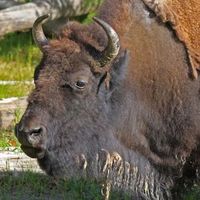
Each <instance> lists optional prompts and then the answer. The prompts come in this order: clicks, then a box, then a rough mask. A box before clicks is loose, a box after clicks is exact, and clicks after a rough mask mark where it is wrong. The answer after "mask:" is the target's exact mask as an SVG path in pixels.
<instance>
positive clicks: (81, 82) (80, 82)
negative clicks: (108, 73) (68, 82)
mask: <svg viewBox="0 0 200 200" xmlns="http://www.w3.org/2000/svg"><path fill="white" fill-rule="evenodd" d="M85 85H86V81H84V80H78V81H77V82H76V84H75V86H76V87H77V88H78V89H84V88H85Z"/></svg>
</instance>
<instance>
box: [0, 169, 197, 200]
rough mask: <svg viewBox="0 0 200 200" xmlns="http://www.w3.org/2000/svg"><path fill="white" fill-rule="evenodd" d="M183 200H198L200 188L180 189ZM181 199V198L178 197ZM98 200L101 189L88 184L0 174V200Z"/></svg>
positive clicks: (122, 198)
mask: <svg viewBox="0 0 200 200" xmlns="http://www.w3.org/2000/svg"><path fill="white" fill-rule="evenodd" d="M179 193H182V194H184V195H183V196H184V197H183V200H199V199H200V187H199V186H197V185H196V186H195V185H194V186H193V187H192V189H189V188H182V189H181V188H180V189H179ZM181 196H182V195H181ZM11 199H12V200H27V199H28V200H47V199H48V200H102V199H104V198H103V196H102V195H101V185H100V183H97V182H95V181H92V180H85V179H81V180H69V181H64V180H57V181H56V180H55V179H53V178H52V177H49V176H46V175H45V174H42V173H36V172H31V171H26V172H17V171H9V172H8V171H6V172H0V200H11ZM130 199H131V198H130V196H128V195H126V194H125V193H120V192H113V193H112V194H111V198H110V200H130ZM179 200H180V199H179Z"/></svg>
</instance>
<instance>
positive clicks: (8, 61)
mask: <svg viewBox="0 0 200 200" xmlns="http://www.w3.org/2000/svg"><path fill="white" fill-rule="evenodd" d="M40 57H41V53H40V51H39V49H38V48H37V47H36V46H35V45H34V43H33V41H32V36H31V34H30V32H26V33H12V34H9V35H6V36H5V37H4V38H3V39H1V40H0V80H18V81H19V80H32V77H33V72H34V69H35V66H36V65H37V64H38V62H39V60H40Z"/></svg>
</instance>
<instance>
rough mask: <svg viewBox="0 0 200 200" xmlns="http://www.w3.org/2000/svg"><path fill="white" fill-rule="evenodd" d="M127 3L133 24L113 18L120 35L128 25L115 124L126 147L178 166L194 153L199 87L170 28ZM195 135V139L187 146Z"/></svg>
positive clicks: (140, 7) (115, 95)
mask: <svg viewBox="0 0 200 200" xmlns="http://www.w3.org/2000/svg"><path fill="white" fill-rule="evenodd" d="M117 2H118V3H119V2H121V3H122V1H117ZM125 2H126V3H128V2H130V5H131V6H130V8H131V9H132V10H130V9H129V11H131V12H132V13H131V15H130V16H129V18H130V17H131V23H130V21H128V22H126V21H124V22H122V21H120V20H119V23H118V21H117V20H118V18H120V17H121V15H120V16H118V15H116V18H113V19H112V20H111V19H109V20H111V21H112V23H113V24H115V23H116V24H117V25H115V28H116V29H117V31H118V32H119V33H120V34H121V31H122V29H123V28H121V29H120V27H123V26H124V24H128V26H127V27H128V30H125V29H123V31H124V32H123V34H121V35H120V36H121V38H120V39H121V43H122V48H126V49H128V50H129V64H128V69H127V72H126V78H125V79H124V80H123V81H121V86H120V88H118V89H116V90H115V91H114V93H113V96H112V101H111V102H112V104H115V106H113V105H112V107H113V108H114V109H113V113H114V114H113V118H112V120H111V122H113V123H115V125H114V126H115V127H118V128H117V130H116V136H117V138H118V139H119V141H120V142H121V143H122V144H124V146H126V147H127V148H130V149H133V150H137V151H139V152H140V153H142V154H143V155H145V156H146V157H147V158H149V160H151V161H153V163H155V164H158V165H160V164H161V165H165V166H173V167H176V166H179V164H180V163H179V161H180V162H182V161H181V160H185V159H186V158H187V156H189V155H190V153H191V151H192V149H193V148H195V144H194V143H195V142H194V141H195V140H197V138H196V136H195V133H197V128H196V124H195V122H194V121H193V116H194V115H195V116H199V115H198V112H199V108H198V106H197V105H199V100H198V98H195V97H194V94H195V95H196V96H197V91H198V87H199V86H198V84H195V82H194V81H192V80H191V79H190V77H189V69H190V66H189V65H188V58H187V54H186V50H185V48H184V46H183V44H182V43H181V42H180V41H179V40H178V39H177V37H176V36H175V34H174V32H173V31H172V30H171V29H170V27H167V25H166V24H163V23H161V22H159V19H158V18H156V17H155V16H153V13H151V12H149V11H148V10H147V9H146V7H145V5H144V4H143V2H142V1H141V0H134V1H125ZM124 5H126V4H124ZM122 13H123V12H122ZM120 19H122V18H120ZM113 68H114V67H113ZM189 97H192V98H189ZM191 113H192V114H191ZM198 118H199V117H198ZM198 120H200V119H198ZM186 122H187V123H186ZM188 122H190V123H188ZM191 132H192V133H194V134H193V135H192V136H191V137H193V136H194V137H193V138H190V142H188V139H187V138H188V137H187V136H188V133H191ZM180 136H181V138H182V141H180ZM191 141H192V142H191ZM186 146H187V148H185V147H186ZM180 152H181V155H180ZM178 157H179V158H178ZM182 158H183V159H182Z"/></svg>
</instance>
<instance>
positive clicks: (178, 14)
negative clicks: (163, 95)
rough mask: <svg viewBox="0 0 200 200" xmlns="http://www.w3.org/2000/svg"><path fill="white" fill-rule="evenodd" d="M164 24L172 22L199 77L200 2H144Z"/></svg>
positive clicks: (185, 0)
mask: <svg viewBox="0 0 200 200" xmlns="http://www.w3.org/2000/svg"><path fill="white" fill-rule="evenodd" d="M143 1H144V2H145V3H146V4H147V5H148V6H149V7H150V8H151V9H152V10H153V11H154V12H155V13H156V15H158V16H160V17H161V19H162V21H163V22H170V23H171V25H172V27H173V29H174V30H175V31H176V34H177V36H178V38H179V39H180V40H181V41H182V42H183V43H184V44H185V46H186V48H187V52H188V54H189V55H188V56H189V59H190V63H191V66H192V73H193V76H194V77H195V78H197V77H198V74H197V71H196V70H200V19H199V15H200V1H199V0H190V1H188V0H159V1H155V0H153V1H152V0H143Z"/></svg>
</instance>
